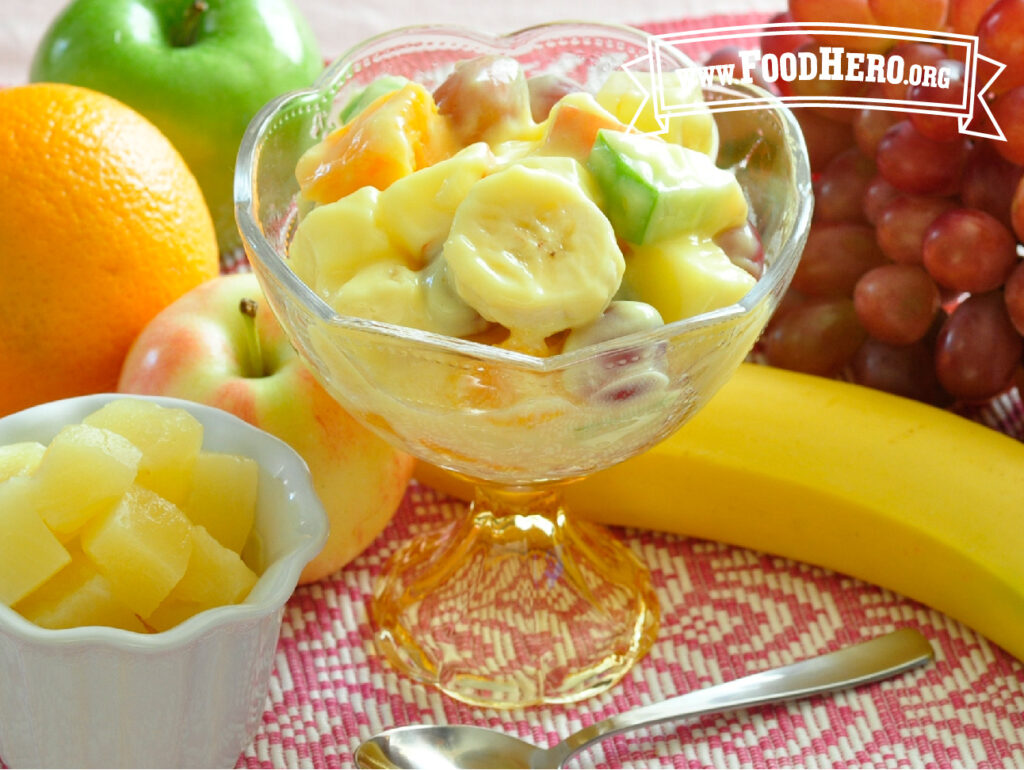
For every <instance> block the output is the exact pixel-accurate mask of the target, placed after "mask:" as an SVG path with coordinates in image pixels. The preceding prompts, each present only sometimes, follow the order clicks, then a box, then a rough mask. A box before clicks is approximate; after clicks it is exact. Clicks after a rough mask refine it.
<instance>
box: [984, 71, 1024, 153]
mask: <svg viewBox="0 0 1024 770" xmlns="http://www.w3.org/2000/svg"><path fill="white" fill-rule="evenodd" d="M1004 72H1005V70H1004ZM1001 77H1002V75H1000V78H1001ZM991 110H992V117H993V119H994V120H995V121H996V123H997V124H999V127H1000V128H1001V129H1003V135H1004V136H1005V137H1006V141H1005V142H1000V141H994V142H993V143H992V144H993V146H994V147H995V148H996V150H997V151H998V152H999V154H1000V155H1002V156H1003V157H1004V158H1006V159H1007V160H1008V161H1010V162H1011V163H1016V164H1018V165H1024V86H1018V87H1017V88H1011V89H1010V90H1009V91H1006V92H1005V93H1002V94H1000V95H999V96H997V97H996V98H995V99H993V100H992V102H991Z"/></svg>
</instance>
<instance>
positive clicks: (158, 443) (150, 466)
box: [82, 398, 203, 506]
mask: <svg viewBox="0 0 1024 770" xmlns="http://www.w3.org/2000/svg"><path fill="white" fill-rule="evenodd" d="M82 422H83V423H84V424H86V425H92V426H94V427H97V428H105V429H107V430H110V431H113V432H114V433H117V434H120V435H122V436H124V437H125V438H127V439H128V440H129V441H131V442H132V443H133V444H135V446H137V447H138V448H139V449H140V450H142V460H141V461H140V462H139V474H138V476H137V477H136V479H135V483H137V484H139V485H140V486H143V487H146V489H151V490H152V491H154V492H156V493H157V494H158V495H160V496H161V497H162V498H164V499H165V500H170V501H171V502H172V503H174V504H175V505H179V506H180V505H183V504H184V502H185V501H186V500H187V499H188V495H189V492H190V491H191V489H192V470H193V468H194V466H195V462H196V457H198V455H199V450H200V448H201V447H202V445H203V424H202V423H201V422H199V420H197V419H196V418H195V417H193V416H192V415H191V414H189V413H188V412H186V411H185V410H184V409H174V408H167V407H163V406H160V405H159V404H154V403H153V402H152V401H144V400H142V399H133V398H124V399H119V400H117V401H111V402H110V403H108V404H107V405H105V406H104V407H103V408H101V409H99V410H97V411H96V412H93V413H92V414H91V415H89V416H88V417H86V418H85V419H84V420H83V421H82Z"/></svg>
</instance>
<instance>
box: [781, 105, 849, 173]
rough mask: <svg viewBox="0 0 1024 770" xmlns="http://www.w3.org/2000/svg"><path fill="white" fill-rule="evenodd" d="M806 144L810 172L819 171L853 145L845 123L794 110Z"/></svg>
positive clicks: (812, 112) (813, 112)
mask: <svg viewBox="0 0 1024 770" xmlns="http://www.w3.org/2000/svg"><path fill="white" fill-rule="evenodd" d="M793 114H794V115H795V116H796V119H797V122H798V123H800V129H801V131H802V133H803V135H804V142H805V143H806V144H807V157H808V158H809V159H810V161H811V170H812V171H821V170H822V169H824V168H825V166H827V165H828V162H829V161H830V160H832V159H833V158H834V157H835V156H836V155H838V154H839V153H840V152H842V151H843V150H845V149H846V148H847V147H849V146H850V145H851V144H853V130H852V129H851V128H850V125H849V124H847V123H836V122H835V121H833V120H829V119H828V118H826V117H824V116H822V115H819V114H818V113H817V112H815V111H814V110H794V111H793Z"/></svg>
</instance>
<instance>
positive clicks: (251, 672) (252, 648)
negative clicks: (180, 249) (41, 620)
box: [0, 393, 328, 767]
mask: <svg viewBox="0 0 1024 770" xmlns="http://www.w3.org/2000/svg"><path fill="white" fill-rule="evenodd" d="M128 397H130V398H145V399H146V400H150V401H154V402H156V403H158V404H161V405H163V406H176V407H181V408H183V409H186V410H188V411H189V412H190V413H191V414H192V415H194V416H195V417H196V418H197V419H198V420H199V421H200V422H202V424H203V427H204V438H203V448H204V449H209V450H214V451H220V452H233V453H237V454H242V455H247V456H249V457H252V458H254V459H255V460H256V461H257V462H258V463H259V466H260V472H259V497H258V502H257V510H256V519H255V524H254V532H255V533H256V534H255V536H258V537H259V538H260V539H261V541H262V543H261V547H262V553H263V569H262V572H261V574H260V578H259V581H258V582H257V583H256V585H255V587H254V588H253V590H252V592H251V593H250V595H249V596H248V597H247V598H246V600H245V601H244V602H243V603H241V604H237V605H231V606H226V607H219V608H216V609H213V610H207V611H206V612H202V613H199V614H198V615H195V616H194V617H192V618H190V619H189V620H187V621H185V622H184V623H181V624H180V625H178V626H176V627H174V628H172V629H170V630H168V631H164V632H162V633H159V634H140V633H135V632H132V631H124V630H121V629H116V628H104V627H97V626H89V627H83V628H75V629H63V630H49V629H44V628H41V627H39V626H37V625H35V624H33V623H30V622H29V621H27V620H25V619H24V618H23V617H21V615H19V614H18V613H17V612H15V611H14V610H12V609H10V608H9V607H7V606H5V605H3V604H0V760H2V761H3V762H4V763H5V764H7V765H8V766H10V767H232V766H234V765H235V763H236V762H237V760H238V758H239V755H240V754H241V752H242V751H243V750H244V749H245V747H246V746H247V745H248V744H249V742H250V741H251V740H252V736H253V734H254V733H255V732H256V729H257V728H258V726H259V723H260V720H261V718H262V715H263V711H264V705H265V701H266V695H267V688H268V686H269V681H270V674H271V671H272V669H273V665H274V654H275V650H276V647H277V639H278V633H279V631H280V625H281V617H282V613H283V608H284V605H285V602H287V600H288V598H289V597H290V596H291V594H292V592H293V591H294V590H295V586H296V585H297V583H298V579H299V574H300V573H301V571H302V568H303V567H304V566H305V565H306V564H307V563H308V562H309V561H310V560H311V559H312V558H313V557H314V556H315V555H316V554H317V553H318V552H319V550H320V548H321V547H322V546H323V543H324V541H325V539H326V537H327V528H328V523H327V515H326V513H325V512H324V509H323V506H322V505H321V503H320V500H319V499H318V498H317V496H316V493H315V492H314V491H313V485H312V480H311V478H310V474H309V469H308V468H307V467H306V464H305V462H304V461H303V460H302V458H301V457H299V455H298V454H296V453H295V451H294V450H292V449H291V447H289V446H288V445H287V444H285V443H284V442H283V441H280V440H279V439H277V438H275V437H274V436H271V435H270V434H269V433H266V432H264V431H262V430H260V429H258V428H255V427H253V426H252V425H250V424H248V423H246V422H244V421H242V420H240V419H238V418H237V417H235V416H234V415H231V414H229V413H228V412H225V411H223V410H220V409H215V408H212V407H208V406H203V405H200V404H197V403H193V402H191V401H183V400H180V399H174V398H161V397H148V396H135V395H132V396H126V395H123V394H109V393H108V394H99V395H92V396H82V397H78V398H70V399H65V400H62V401H54V402H51V403H47V404H42V405H40V406H36V407H32V408H30V409H26V410H24V411H21V412H18V413H16V414H12V415H8V416H7V417H4V418H2V419H0V444H8V443H12V442H16V441H27V440H34V441H40V442H42V443H44V444H45V443H47V442H49V440H50V439H51V438H53V436H54V435H56V433H57V431H59V430H60V429H61V428H62V427H63V426H65V425H67V424H69V423H74V422H79V421H81V420H82V418H84V417H85V416H86V415H88V414H89V413H90V412H93V411H95V410H96V409H99V408H100V407H101V406H102V405H103V404H105V403H107V402H108V401H110V400H112V399H117V398H128Z"/></svg>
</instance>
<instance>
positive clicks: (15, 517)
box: [0, 477, 71, 604]
mask: <svg viewBox="0 0 1024 770" xmlns="http://www.w3.org/2000/svg"><path fill="white" fill-rule="evenodd" d="M34 492H35V490H34V488H33V484H32V483H31V481H30V480H29V479H26V478H20V477H16V478H11V479H8V480H7V481H4V482H2V483H0V602H3V603H5V604H13V603H14V602H16V601H18V600H19V599H21V598H22V597H24V596H26V595H27V594H29V593H31V592H32V591H33V590H34V589H35V588H36V587H38V586H39V585H41V584H42V583H44V582H46V580H47V579H49V578H50V576H51V575H54V574H56V573H57V572H58V571H59V570H60V569H61V568H62V567H63V566H64V565H65V564H67V563H68V562H69V561H71V556H70V554H68V552H67V550H66V549H65V548H64V546H63V545H61V544H60V541H59V540H57V538H56V537H55V536H54V535H53V533H52V532H50V530H49V529H47V527H46V524H44V523H43V520H42V519H41V518H39V514H37V513H36V511H35V505H34V497H35V495H34Z"/></svg>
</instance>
